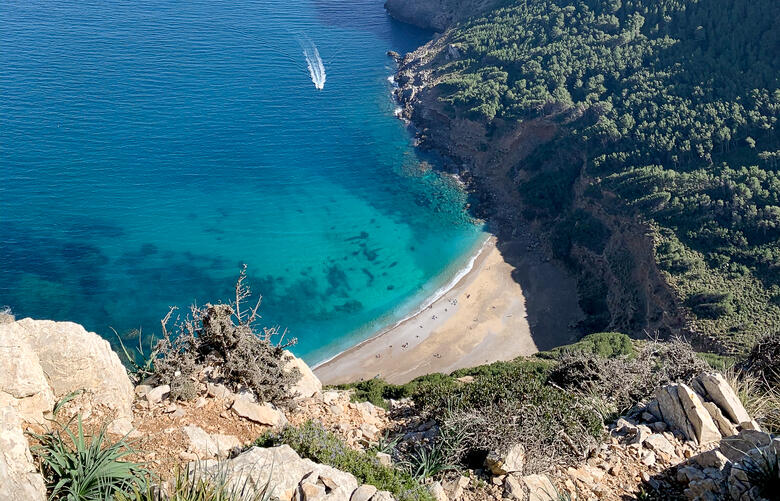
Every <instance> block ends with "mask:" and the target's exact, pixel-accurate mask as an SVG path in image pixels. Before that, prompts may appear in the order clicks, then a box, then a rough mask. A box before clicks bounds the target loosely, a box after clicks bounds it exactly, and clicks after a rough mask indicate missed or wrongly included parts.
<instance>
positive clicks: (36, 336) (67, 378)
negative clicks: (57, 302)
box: [0, 318, 134, 434]
mask: <svg viewBox="0 0 780 501" xmlns="http://www.w3.org/2000/svg"><path fill="white" fill-rule="evenodd" d="M0 346H2V348H1V349H2V354H0V405H10V406H11V407H14V408H15V409H16V410H17V411H18V412H19V415H20V418H21V419H22V421H26V422H35V423H42V422H43V418H44V417H46V415H47V414H48V413H49V412H50V411H51V410H52V408H53V406H54V402H55V401H57V400H60V399H62V398H63V397H65V396H66V395H69V394H71V393H72V392H76V391H81V390H83V392H84V393H83V394H82V395H81V396H79V398H78V399H76V400H74V401H73V402H72V404H73V406H74V407H75V410H77V411H78V412H81V413H82V414H84V415H85V416H94V417H102V418H104V419H106V420H110V421H111V426H110V428H109V430H110V431H113V432H116V433H122V434H124V433H128V432H129V431H130V430H131V428H132V419H133V413H132V404H133V396H134V395H133V386H132V384H131V383H130V379H129V378H128V377H127V372H126V371H125V368H124V366H123V365H122V363H121V362H120V361H119V357H118V356H117V355H116V353H114V351H113V350H111V346H110V345H109V344H108V341H106V340H105V339H102V338H101V337H100V336H98V335H97V334H95V333H93V332H87V331H86V330H85V329H84V328H83V327H82V326H80V325H78V324H74V323H72V322H53V321H51V320H32V319H30V318H25V319H23V320H18V321H15V322H9V323H3V324H0Z"/></svg>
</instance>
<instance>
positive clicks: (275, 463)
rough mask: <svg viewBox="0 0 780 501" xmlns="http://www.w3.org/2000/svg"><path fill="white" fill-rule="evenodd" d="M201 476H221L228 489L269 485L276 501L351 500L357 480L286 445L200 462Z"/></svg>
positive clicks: (255, 449)
mask: <svg viewBox="0 0 780 501" xmlns="http://www.w3.org/2000/svg"><path fill="white" fill-rule="evenodd" d="M201 471H203V472H204V474H207V475H208V474H214V475H220V476H224V478H225V480H226V481H227V482H228V484H229V485H230V486H242V485H244V484H245V483H246V484H247V485H253V486H255V488H256V489H262V488H263V487H264V486H265V485H266V484H268V485H269V486H270V489H271V492H270V495H271V496H272V497H277V498H278V499H279V501H293V500H301V501H302V500H306V499H318V500H324V501H350V499H351V497H352V494H353V493H354V492H355V490H356V489H357V488H358V482H357V479H356V478H355V477H354V476H353V475H351V474H349V473H346V472H343V471H340V470H337V469H335V468H332V467H330V466H326V465H322V464H317V463H315V462H313V461H311V460H309V459H303V458H301V457H300V456H298V454H297V453H296V452H295V451H294V450H293V449H292V448H291V447H290V446H288V445H282V446H279V447H271V448H260V447H252V448H251V449H249V450H247V451H245V452H243V453H242V454H239V455H238V456H236V457H235V458H233V459H229V460H226V461H222V462H221V463H219V464H217V463H216V462H215V461H209V462H204V463H201Z"/></svg>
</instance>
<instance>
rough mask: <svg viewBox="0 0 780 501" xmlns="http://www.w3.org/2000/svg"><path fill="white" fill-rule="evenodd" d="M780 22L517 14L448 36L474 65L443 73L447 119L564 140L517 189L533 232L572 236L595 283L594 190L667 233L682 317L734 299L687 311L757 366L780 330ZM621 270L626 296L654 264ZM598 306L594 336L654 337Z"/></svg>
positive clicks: (601, 4)
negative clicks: (758, 353) (712, 296)
mask: <svg viewBox="0 0 780 501" xmlns="http://www.w3.org/2000/svg"><path fill="white" fill-rule="evenodd" d="M735 19H739V20H740V21H739V22H734V20H735ZM777 19H780V3H778V2H777V1H775V0H708V1H706V2H704V1H700V0H670V1H664V2H658V1H657V0H623V1H618V0H539V1H534V2H528V1H524V0H514V1H509V2H506V3H504V4H502V8H498V9H494V10H492V11H491V12H488V13H486V14H483V15H479V16H476V17H474V18H472V19H471V20H470V21H468V22H466V23H463V24H461V25H459V26H456V27H455V28H454V29H453V30H452V31H451V32H449V33H448V34H447V35H446V36H447V39H446V42H447V43H451V44H455V45H456V46H457V47H458V51H459V53H460V54H461V57H459V58H458V59H457V60H454V61H452V60H447V61H446V62H445V61H442V64H441V65H440V66H439V67H438V68H437V69H436V70H435V71H436V74H435V77H436V81H437V82H439V84H438V88H437V90H436V92H437V94H438V95H439V96H440V99H441V100H442V102H443V104H444V106H443V109H444V111H445V112H447V113H450V114H451V115H453V116H455V117H467V118H471V119H479V120H482V121H484V122H492V123H491V124H490V126H489V128H490V127H492V125H496V127H497V128H499V129H501V128H504V129H506V125H509V126H511V125H512V123H513V122H519V121H531V120H536V119H540V118H541V119H545V120H546V121H547V122H555V123H556V124H558V126H559V128H560V133H559V137H557V138H555V139H553V140H552V141H550V142H549V143H547V144H546V145H542V146H540V147H539V148H538V150H539V152H540V153H542V154H537V152H534V153H532V154H530V155H529V156H528V157H527V158H526V159H524V160H523V164H522V166H520V167H519V168H522V170H523V171H524V172H523V174H524V175H522V176H514V177H515V178H516V179H520V180H522V181H520V182H519V184H518V190H519V192H520V193H521V195H522V197H523V201H524V213H525V215H526V217H531V218H552V219H554V220H557V222H559V223H560V224H558V225H551V226H550V227H553V228H554V231H553V244H554V248H555V251H556V255H557V256H558V257H560V258H562V259H564V260H569V259H571V260H572V263H571V264H573V265H574V266H577V267H580V268H582V267H587V264H583V263H582V262H576V259H577V257H576V254H575V255H574V256H570V251H571V249H572V247H573V246H576V245H579V246H581V247H583V248H586V249H589V250H591V251H592V252H595V253H597V254H599V253H601V251H602V250H603V245H604V240H605V238H606V237H608V236H609V232H608V231H607V230H606V228H601V227H600V226H599V225H598V224H596V223H595V222H594V221H592V220H590V218H589V217H587V216H583V214H582V213H581V211H579V210H578V206H580V204H578V203H573V202H579V200H575V192H576V190H575V187H576V186H577V183H578V181H579V180H584V181H586V182H587V183H588V187H587V189H586V190H585V198H586V199H587V203H593V204H596V205H597V206H598V207H599V208H600V209H603V210H604V211H605V212H606V213H607V214H609V215H613V216H620V217H631V218H637V219H639V220H640V221H644V222H647V223H649V224H650V225H651V226H652V227H653V228H655V230H656V235H655V240H656V248H655V251H656V252H655V258H656V261H657V263H658V264H659V267H660V269H661V270H662V271H663V273H664V274H665V276H666V278H667V280H668V282H669V284H670V285H671V286H672V287H673V289H674V291H675V292H676V294H677V296H678V298H679V299H680V301H681V302H686V301H687V300H688V299H689V297H690V296H691V295H693V294H697V293H699V292H701V291H729V292H730V293H731V297H730V298H728V300H719V301H709V302H699V303H697V304H692V305H688V306H687V310H685V311H686V312H687V313H688V314H689V316H690V318H691V320H692V322H693V324H692V326H693V327H694V328H695V329H696V330H697V331H698V332H699V333H707V334H709V335H712V336H714V337H715V338H717V339H718V340H719V341H721V342H722V346H723V350H724V351H729V352H732V353H735V354H736V353H739V354H745V353H746V352H747V351H748V350H749V349H750V347H751V346H752V344H753V343H754V342H755V340H756V339H757V338H758V337H760V336H761V335H762V334H763V333H765V332H773V331H776V330H778V328H779V327H780V266H778V264H777V263H779V262H780V169H779V168H778V167H779V166H780V164H779V163H778V159H779V158H780V141H778V137H777V133H776V130H777V123H778V118H780V76H779V74H778V72H777V68H778V67H780V52H778V51H777V49H776V48H777V47H779V46H780V30H778V29H777ZM438 46H441V47H446V46H447V44H446V43H442V44H438ZM442 59H444V58H443V57H442ZM551 150H553V151H551ZM565 150H569V151H573V152H577V153H578V157H577V158H580V160H579V161H575V155H570V156H569V157H567V156H566V154H565V153H563V151H565ZM582 159H584V160H585V163H584V168H582V166H583V163H582ZM580 208H581V207H580ZM607 258H608V260H609V263H608V264H609V267H610V271H613V272H614V273H615V278H617V281H621V282H622V283H623V284H624V285H626V286H627V287H636V285H635V284H633V283H632V282H631V281H630V280H629V281H627V282H625V281H624V280H625V277H627V276H628V277H630V271H631V270H632V269H633V267H635V266H637V265H639V264H640V263H632V262H631V261H630V260H629V259H628V256H621V255H616V254H613V255H612V256H607ZM591 275H592V274H591ZM581 279H582V280H592V279H593V277H591V276H589V275H588V274H587V273H585V274H583V276H581ZM596 279H598V277H596ZM616 286H617V287H621V285H620V284H618V285H616ZM599 288H601V287H596V289H599ZM581 289H587V287H581ZM584 292H586V293H588V294H587V297H586V298H585V301H586V302H587V304H585V305H583V309H584V310H585V311H586V312H587V313H588V314H589V315H593V316H596V317H597V318H596V319H595V320H594V321H593V322H590V324H589V325H590V326H591V327H596V326H601V327H600V328H605V327H606V326H607V325H612V326H617V327H619V328H626V329H630V330H632V331H636V332H639V331H640V330H641V329H642V328H644V326H645V322H644V321H643V318H635V317H634V316H633V315H628V316H625V318H619V317H620V315H621V313H620V312H617V310H615V311H612V312H611V313H610V314H611V315H612V318H608V319H604V318H601V317H599V309H601V310H603V309H604V308H606V307H607V305H606V304H605V303H603V302H599V301H598V300H597V299H596V294H595V293H590V292H592V291H589V290H584ZM620 292H621V293H625V292H626V291H622V290H621V291H620ZM629 295H630V294H629ZM626 301H629V302H631V304H627V305H626V307H625V308H623V310H624V311H633V310H636V311H637V313H636V315H638V316H639V317H642V316H643V315H646V314H647V312H645V311H644V310H643V309H642V308H641V303H642V302H641V301H638V300H634V299H632V298H630V297H629V298H628V299H626Z"/></svg>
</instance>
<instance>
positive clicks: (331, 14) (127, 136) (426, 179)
mask: <svg viewBox="0 0 780 501" xmlns="http://www.w3.org/2000/svg"><path fill="white" fill-rule="evenodd" d="M0 26H1V27H0V306H2V305H9V306H10V307H11V308H12V309H13V311H14V313H16V314H17V316H33V317H37V318H51V319H56V320H71V321H75V322H79V323H82V324H83V325H85V326H86V327H87V328H88V329H90V330H94V331H96V332H98V333H100V334H102V335H105V336H106V337H109V338H110V337H111V336H112V333H111V330H110V327H113V328H115V329H116V330H117V331H119V332H120V333H122V332H127V331H129V330H130V329H133V328H138V327H142V328H143V330H144V332H145V333H150V332H158V331H159V319H160V318H161V317H162V316H164V315H165V313H166V312H167V310H168V306H169V305H179V306H183V307H186V306H187V305H188V304H190V303H192V302H194V301H197V302H199V303H203V302H206V301H212V302H213V301H216V300H220V299H222V300H228V299H229V298H230V294H231V289H232V286H233V284H234V282H235V278H236V276H237V273H238V270H239V268H240V265H241V264H242V263H246V264H247V265H248V271H249V281H250V284H251V285H252V286H253V288H254V289H255V291H257V292H259V293H261V294H262V295H263V305H262V308H261V311H262V315H263V323H265V324H268V325H272V324H279V325H281V326H282V327H286V328H287V329H288V331H289V334H288V335H289V336H292V337H297V338H298V340H299V344H298V345H297V346H296V347H295V348H294V351H296V352H297V353H298V354H299V355H303V356H305V357H306V358H307V359H308V360H309V361H310V362H313V361H317V360H320V359H322V358H324V357H326V356H329V355H332V354H334V353H335V352H336V351H338V350H340V349H343V348H344V347H346V346H347V345H348V344H350V343H352V342H354V341H355V340H357V339H359V338H360V337H366V336H368V335H370V334H371V333H372V332H373V331H374V330H376V329H377V328H378V327H380V326H381V325H383V324H387V323H389V322H392V321H394V320H397V319H398V318H400V317H401V316H403V315H404V314H406V313H408V312H409V310H410V309H411V308H413V306H414V304H415V302H419V301H420V299H421V298H422V297H424V296H426V295H429V294H431V293H432V292H433V291H434V290H436V288H438V287H440V286H441V285H442V284H443V283H444V282H445V281H446V280H447V279H448V278H449V277H450V276H451V275H452V274H453V273H454V272H455V271H456V270H457V269H458V268H459V267H460V266H462V265H463V264H464V261H465V260H466V259H467V255H468V254H469V252H470V251H471V250H472V249H473V248H474V246H475V245H477V243H478V241H479V239H480V238H481V235H482V234H481V228H480V227H479V226H477V225H475V224H474V223H473V222H472V221H470V220H469V218H468V217H467V216H466V214H465V213H464V210H463V206H464V202H465V200H464V196H463V194H461V193H460V192H459V191H458V190H457V189H456V188H455V187H453V186H452V185H451V183H449V182H447V181H446V179H443V178H442V177H441V176H439V175H438V174H436V173H434V172H432V171H430V170H428V169H426V168H425V164H424V163H421V158H420V157H419V154H418V153H417V152H415V151H414V149H413V148H412V145H411V139H410V135H409V133H408V131H407V130H406V129H405V128H404V126H403V124H402V123H400V121H398V120H397V119H396V118H395V117H394V116H393V109H394V104H393V102H392V100H391V97H390V92H391V83H390V82H389V81H388V76H389V75H391V74H392V73H393V69H394V64H393V62H392V61H391V60H390V59H389V58H388V57H387V56H386V54H385V53H386V51H387V50H391V49H392V50H396V51H399V52H402V53H403V52H406V51H409V50H412V49H413V48H415V47H416V46H418V45H420V44H421V43H423V42H424V41H425V40H426V39H427V38H428V37H429V36H430V34H428V33H425V32H421V31H418V30H415V29H413V28H411V27H408V26H405V25H402V24H400V23H396V22H394V21H392V20H391V19H389V18H388V17H387V15H386V14H385V12H384V10H383V8H382V1H381V0H339V1H331V0H328V1H324V0H311V1H306V0H257V1H252V0H237V1H235V2H229V3H226V2H213V1H211V0H208V1H207V0H190V1H187V2H178V1H172V0H136V1H132V2H131V1H118V2H104V1H102V0H100V1H95V0H91V1H90V0H87V1H84V0H79V1H62V0H58V1H54V0H4V1H3V2H0ZM313 46H316V48H317V50H318V52H319V54H320V55H321V59H322V62H323V65H324V68H325V76H326V80H325V83H324V88H323V89H322V90H318V89H316V88H315V85H314V83H313V81H312V78H311V75H310V72H309V69H308V68H307V65H306V61H305V58H304V54H303V49H302V47H307V48H308V49H307V50H308V52H309V53H310V55H311V53H312V50H311V47H313ZM320 79H321V78H320Z"/></svg>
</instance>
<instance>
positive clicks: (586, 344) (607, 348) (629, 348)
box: [540, 332, 637, 358]
mask: <svg viewBox="0 0 780 501" xmlns="http://www.w3.org/2000/svg"><path fill="white" fill-rule="evenodd" d="M566 352H581V353H588V354H591V355H598V356H599V357H602V358H613V357H621V356H624V357H629V358H633V357H635V356H636V353H637V352H636V348H634V342H633V341H632V340H631V338H630V337H628V336H627V335H625V334H622V333H620V332H597V333H595V334H588V335H587V336H585V337H583V338H582V339H580V340H579V341H578V342H576V343H574V344H570V345H566V346H561V347H559V348H554V349H552V350H549V351H547V352H544V353H540V356H542V357H545V358H558V357H559V356H560V355H561V354H562V353H566Z"/></svg>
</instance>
